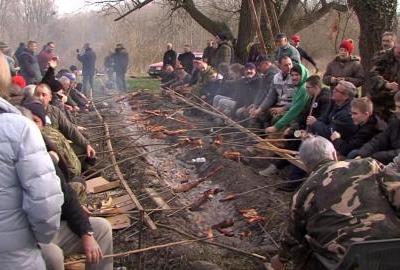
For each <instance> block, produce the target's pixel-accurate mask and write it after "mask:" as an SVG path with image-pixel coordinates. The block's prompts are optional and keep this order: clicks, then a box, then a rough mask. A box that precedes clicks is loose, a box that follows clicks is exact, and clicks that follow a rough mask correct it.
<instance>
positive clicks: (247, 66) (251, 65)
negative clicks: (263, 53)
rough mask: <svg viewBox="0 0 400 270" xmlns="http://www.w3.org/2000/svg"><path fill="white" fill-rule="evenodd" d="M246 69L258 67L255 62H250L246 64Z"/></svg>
mask: <svg viewBox="0 0 400 270" xmlns="http://www.w3.org/2000/svg"><path fill="white" fill-rule="evenodd" d="M244 69H256V65H254V63H251V62H248V63H246V64H245V65H244Z"/></svg>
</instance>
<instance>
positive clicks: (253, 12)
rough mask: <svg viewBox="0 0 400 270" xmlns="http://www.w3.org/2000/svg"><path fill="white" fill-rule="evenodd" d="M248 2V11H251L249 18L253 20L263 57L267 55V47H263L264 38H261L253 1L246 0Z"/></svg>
mask: <svg viewBox="0 0 400 270" xmlns="http://www.w3.org/2000/svg"><path fill="white" fill-rule="evenodd" d="M248 1H249V6H250V10H251V17H252V19H253V20H252V21H253V24H254V27H255V28H256V32H257V35H258V40H259V41H260V44H261V49H262V50H263V53H264V54H265V55H267V54H268V52H267V47H266V46H265V42H264V37H263V34H262V31H261V27H260V20H259V18H258V15H257V11H256V6H255V5H254V1H253V0H248Z"/></svg>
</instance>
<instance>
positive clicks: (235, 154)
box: [224, 151, 242, 161]
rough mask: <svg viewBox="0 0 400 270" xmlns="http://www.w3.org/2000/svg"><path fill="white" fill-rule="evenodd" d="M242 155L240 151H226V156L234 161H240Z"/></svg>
mask: <svg viewBox="0 0 400 270" xmlns="http://www.w3.org/2000/svg"><path fill="white" fill-rule="evenodd" d="M241 157H242V154H241V153H240V152H234V151H226V152H225V153H224V158H227V159H231V160H234V161H240V158H241Z"/></svg>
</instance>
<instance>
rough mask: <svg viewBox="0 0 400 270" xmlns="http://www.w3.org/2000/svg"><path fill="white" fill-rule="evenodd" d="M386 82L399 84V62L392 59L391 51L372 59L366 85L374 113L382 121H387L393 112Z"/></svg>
mask: <svg viewBox="0 0 400 270" xmlns="http://www.w3.org/2000/svg"><path fill="white" fill-rule="evenodd" d="M387 82H397V83H400V62H399V61H397V59H396V58H395V57H394V53H393V49H391V50H388V51H386V52H384V53H381V54H380V55H379V56H377V58H376V59H374V65H373V66H372V69H371V71H370V74H369V78H368V84H367V85H366V86H367V87H368V93H369V95H370V96H371V100H372V102H373V103H374V110H375V112H376V113H377V114H378V115H379V116H380V117H382V118H383V119H384V120H388V119H389V118H390V116H391V114H392V113H391V111H392V110H394V100H393V96H394V93H393V92H392V91H391V90H390V89H387V88H386V87H385V84H386V83H387Z"/></svg>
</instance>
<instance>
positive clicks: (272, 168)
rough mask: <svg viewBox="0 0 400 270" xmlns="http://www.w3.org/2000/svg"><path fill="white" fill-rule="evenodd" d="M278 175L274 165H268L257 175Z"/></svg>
mask: <svg viewBox="0 0 400 270" xmlns="http://www.w3.org/2000/svg"><path fill="white" fill-rule="evenodd" d="M277 173H278V168H277V167H276V166H275V164H270V165H269V166H268V167H267V168H266V169H264V170H262V171H259V172H258V174H259V175H262V176H270V175H274V174H277Z"/></svg>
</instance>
